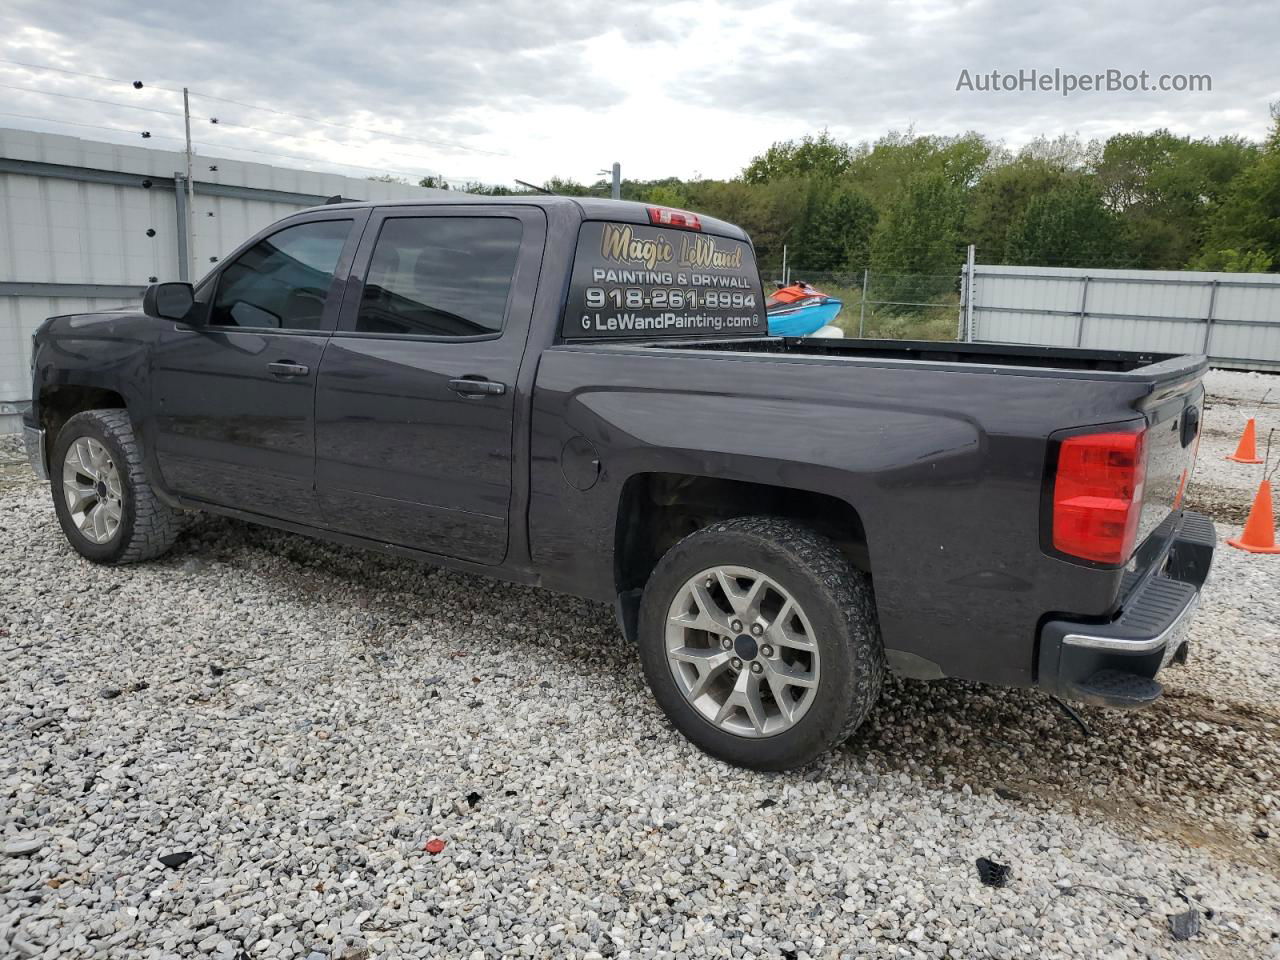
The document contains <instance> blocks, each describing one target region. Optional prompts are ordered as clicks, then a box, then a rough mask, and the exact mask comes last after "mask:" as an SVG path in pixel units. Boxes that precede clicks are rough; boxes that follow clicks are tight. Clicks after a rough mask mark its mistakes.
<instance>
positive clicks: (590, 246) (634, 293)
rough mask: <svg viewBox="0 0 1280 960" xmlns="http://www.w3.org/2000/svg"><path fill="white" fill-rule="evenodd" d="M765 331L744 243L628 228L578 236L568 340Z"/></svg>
mask: <svg viewBox="0 0 1280 960" xmlns="http://www.w3.org/2000/svg"><path fill="white" fill-rule="evenodd" d="M768 323H769V320H768V316H767V315H766V313H765V303H764V291H763V290H761V288H760V271H759V270H757V269H756V259H755V254H754V253H753V252H752V249H751V245H750V244H749V243H745V242H743V241H742V240H736V239H734V238H732V237H721V236H716V235H713V234H710V233H702V232H701V231H700V230H699V231H694V230H682V229H676V228H671V227H657V226H650V225H647V224H633V223H599V222H587V223H584V224H583V225H582V227H581V228H580V229H579V231H578V249H577V252H576V253H575V254H574V258H573V276H572V279H571V281H570V284H569V297H568V300H567V301H566V306H565V312H564V325H563V326H562V327H561V328H560V330H561V334H562V335H563V336H564V338H565V339H566V340H568V339H570V338H586V337H591V338H599V337H618V338H621V337H695V336H698V337H704V336H719V335H723V336H731V337H741V336H746V335H749V334H762V333H765V332H766V330H767V329H768Z"/></svg>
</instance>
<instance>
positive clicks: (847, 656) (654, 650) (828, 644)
mask: <svg viewBox="0 0 1280 960" xmlns="http://www.w3.org/2000/svg"><path fill="white" fill-rule="evenodd" d="M704 588H705V589H704ZM788 604H790V606H788ZM639 645H640V660H641V664H642V666H643V668H644V673H645V677H646V679H647V680H648V682H649V686H650V689H652V691H653V694H654V697H655V698H656V699H657V701H658V704H659V705H660V706H661V707H662V709H663V711H664V712H665V713H666V714H667V716H668V717H669V718H670V720H671V722H672V723H673V724H675V726H676V727H677V728H678V729H679V730H680V732H681V733H683V734H684V735H685V736H686V737H688V738H689V739H690V740H692V741H693V742H694V743H695V744H696V745H697V746H698V747H700V748H701V749H702V750H704V751H706V752H707V753H709V754H711V755H712V756H714V757H717V758H719V759H721V760H724V761H726V762H728V763H732V764H735V765H738V766H743V767H751V768H754V769H757V770H785V769H790V768H793V767H798V766H801V765H803V764H805V763H808V762H809V761H811V760H813V759H814V758H815V757H817V756H819V755H821V754H822V753H824V752H826V751H827V750H830V749H831V748H832V747H834V746H836V745H838V744H840V743H841V742H843V741H844V740H846V739H847V738H848V737H849V735H850V734H852V733H853V731H854V730H856V729H857V728H858V726H859V725H860V724H861V723H862V722H863V720H865V719H866V717H867V714H868V713H869V712H870V711H871V708H872V707H873V706H874V704H875V702H876V700H877V699H878V698H879V695H880V688H881V684H882V682H883V679H884V672H885V660H884V646H883V642H882V641H881V637H880V627H879V622H878V619H877V616H876V607H875V598H874V596H873V594H872V589H871V579H870V577H868V576H867V575H866V574H864V573H861V572H859V571H858V570H855V569H854V568H853V567H852V566H851V565H850V563H849V561H848V560H847V559H846V558H845V556H844V555H843V554H842V553H841V552H840V551H839V550H838V549H837V548H836V546H835V544H834V543H832V542H831V541H830V540H828V539H826V538H825V537H822V536H820V535H818V534H817V533H815V532H814V531H812V530H810V529H809V528H807V527H804V526H802V525H800V524H797V523H795V522H793V521H790V520H786V519H782V518H778V517H743V518H739V519H735V520H727V521H723V522H720V523H716V524H713V525H711V526H709V527H705V528H703V529H702V530H699V531H697V532H695V533H692V534H690V535H689V536H687V537H685V538H684V539H683V540H681V541H680V542H679V543H677V544H676V545H675V546H673V547H672V548H671V549H670V550H669V551H667V553H666V555H665V556H664V557H663V558H662V559H661V560H660V561H659V562H658V565H657V567H656V568H655V570H654V572H653V574H652V576H651V577H650V578H649V582H648V584H647V585H646V587H645V591H644V598H643V600H642V602H641V606H640V622H639ZM735 665H736V666H735Z"/></svg>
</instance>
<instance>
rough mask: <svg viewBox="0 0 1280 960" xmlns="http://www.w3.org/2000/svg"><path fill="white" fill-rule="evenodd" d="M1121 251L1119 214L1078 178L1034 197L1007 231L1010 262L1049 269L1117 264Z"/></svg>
mask: <svg viewBox="0 0 1280 960" xmlns="http://www.w3.org/2000/svg"><path fill="white" fill-rule="evenodd" d="M1121 252H1122V248H1121V228H1120V222H1119V218H1118V217H1117V215H1116V214H1115V213H1114V212H1112V211H1111V210H1109V209H1107V207H1106V205H1105V204H1104V203H1103V200H1102V196H1101V194H1099V192H1098V190H1097V188H1096V187H1095V186H1094V185H1093V184H1092V183H1089V182H1088V181H1084V180H1074V181H1071V182H1069V183H1065V184H1063V185H1062V186H1059V187H1055V188H1054V189H1053V190H1050V191H1049V192H1048V193H1046V194H1044V195H1042V196H1039V197H1036V198H1034V199H1033V200H1032V201H1031V202H1030V203H1028V204H1027V208H1026V210H1025V211H1023V213H1022V215H1021V216H1019V217H1018V218H1017V219H1016V220H1015V221H1014V223H1013V225H1012V226H1011V227H1010V229H1009V239H1008V243H1007V245H1006V248H1005V257H1006V258H1007V262H1009V263H1023V264H1035V265H1044V266H1051V267H1100V266H1114V265H1115V260H1116V258H1117V256H1119V255H1120V254H1121Z"/></svg>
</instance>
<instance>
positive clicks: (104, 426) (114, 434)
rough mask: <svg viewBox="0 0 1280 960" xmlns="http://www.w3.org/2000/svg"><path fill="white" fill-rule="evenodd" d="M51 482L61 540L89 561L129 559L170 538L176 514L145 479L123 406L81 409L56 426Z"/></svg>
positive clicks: (147, 554)
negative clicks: (64, 538) (56, 434)
mask: <svg viewBox="0 0 1280 960" xmlns="http://www.w3.org/2000/svg"><path fill="white" fill-rule="evenodd" d="M49 479H50V484H49V485H50V488H51V490H52V493H53V507H54V511H55V512H56V513H57V515H58V523H59V524H61V526H62V532H63V533H64V534H65V535H66V538H67V541H68V542H69V543H70V544H71V546H72V547H74V548H75V550H76V552H77V553H79V554H80V555H81V556H82V557H84V558H86V559H88V560H92V561H94V562H95V563H111V564H116V563H133V562H136V561H139V560H149V559H151V558H153V557H158V556H160V554H162V553H164V552H165V551H166V550H168V549H169V547H170V546H172V545H173V541H174V540H175V539H176V538H177V536H178V531H179V530H180V529H181V525H182V514H181V513H179V512H178V511H177V510H174V509H172V508H170V507H168V506H166V505H165V504H164V503H162V502H161V501H160V500H159V499H158V498H157V497H156V495H155V492H154V491H153V490H152V489H151V485H150V484H149V483H148V482H147V478H146V474H145V472H144V471H143V467H142V450H141V448H140V447H139V446H138V441H137V439H136V438H135V437H134V435H133V425H132V423H131V422H130V420H129V414H128V412H126V411H124V410H87V411H85V412H84V413H78V414H76V415H75V416H74V417H72V418H71V419H70V420H68V421H67V422H66V423H65V424H64V425H63V427H62V429H61V430H60V431H59V432H58V437H57V440H56V441H55V443H54V448H53V456H52V458H51V462H50V477H49Z"/></svg>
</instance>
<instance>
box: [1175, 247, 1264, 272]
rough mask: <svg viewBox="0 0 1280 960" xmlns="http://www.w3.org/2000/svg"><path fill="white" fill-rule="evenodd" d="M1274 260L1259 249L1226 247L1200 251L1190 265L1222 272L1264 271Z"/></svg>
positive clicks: (1199, 268) (1198, 268)
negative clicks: (1225, 248)
mask: <svg viewBox="0 0 1280 960" xmlns="http://www.w3.org/2000/svg"><path fill="white" fill-rule="evenodd" d="M1274 262H1275V260H1274V258H1273V257H1272V256H1271V255H1270V254H1268V253H1264V252H1263V251H1261V250H1231V249H1227V250H1214V251H1211V252H1205V253H1202V254H1201V255H1200V256H1199V257H1197V258H1196V259H1195V260H1194V261H1192V264H1191V265H1192V267H1193V268H1194V269H1196V270H1217V271H1219V272H1222V273H1266V272H1267V271H1269V270H1270V269H1271V267H1272V265H1273V264H1274Z"/></svg>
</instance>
